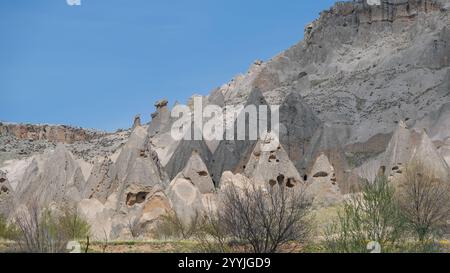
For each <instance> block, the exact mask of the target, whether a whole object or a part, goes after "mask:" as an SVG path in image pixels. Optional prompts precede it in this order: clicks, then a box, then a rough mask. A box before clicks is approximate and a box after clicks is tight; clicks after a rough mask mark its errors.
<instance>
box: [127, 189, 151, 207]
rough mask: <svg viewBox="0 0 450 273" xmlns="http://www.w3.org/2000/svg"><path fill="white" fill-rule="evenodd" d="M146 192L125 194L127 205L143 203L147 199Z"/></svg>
mask: <svg viewBox="0 0 450 273" xmlns="http://www.w3.org/2000/svg"><path fill="white" fill-rule="evenodd" d="M147 195H148V192H143V191H142V192H138V193H131V192H129V193H128V194H127V201H126V203H127V205H128V206H133V205H135V204H141V203H144V201H145V199H146V198H147Z"/></svg>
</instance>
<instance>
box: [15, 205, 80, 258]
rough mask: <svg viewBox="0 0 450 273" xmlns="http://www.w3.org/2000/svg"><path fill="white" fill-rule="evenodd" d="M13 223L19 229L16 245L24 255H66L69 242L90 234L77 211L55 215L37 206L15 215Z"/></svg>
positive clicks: (29, 207) (66, 211) (25, 208)
mask: <svg viewBox="0 0 450 273" xmlns="http://www.w3.org/2000/svg"><path fill="white" fill-rule="evenodd" d="M14 222H15V224H16V225H17V227H18V236H17V242H18V244H19V247H20V248H21V250H22V251H24V252H35V253H57V252H66V247H67V243H68V242H69V241H71V240H75V239H81V238H86V236H88V234H89V225H88V224H87V222H86V221H84V220H83V219H81V218H80V217H79V216H78V214H77V213H76V210H65V211H63V212H62V213H56V212H54V211H52V210H49V209H41V208H40V207H39V206H38V205H36V203H33V204H31V205H28V206H26V207H23V208H22V209H21V210H20V211H19V212H17V214H16V216H15V219H14Z"/></svg>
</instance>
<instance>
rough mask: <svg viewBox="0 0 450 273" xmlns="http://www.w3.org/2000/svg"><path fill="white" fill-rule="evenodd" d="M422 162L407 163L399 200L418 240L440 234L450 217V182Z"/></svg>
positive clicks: (399, 191)
mask: <svg viewBox="0 0 450 273" xmlns="http://www.w3.org/2000/svg"><path fill="white" fill-rule="evenodd" d="M449 184H450V183H449V181H443V180H441V179H439V178H437V177H436V176H435V174H434V173H433V172H432V171H431V170H429V169H427V168H426V167H425V166H424V165H423V164H422V163H420V162H412V163H411V164H409V165H408V166H407V167H406V170H405V172H404V175H403V176H402V178H401V179H400V181H399V185H398V188H399V190H398V200H399V205H400V208H401V211H402V214H403V216H404V218H405V219H406V223H407V225H408V228H409V230H411V231H412V233H413V234H414V235H415V237H416V238H417V239H418V241H419V242H422V243H426V241H428V240H433V239H435V238H439V237H440V236H441V235H442V233H443V232H444V230H445V229H446V227H447V221H448V220H449V218H450V185H449Z"/></svg>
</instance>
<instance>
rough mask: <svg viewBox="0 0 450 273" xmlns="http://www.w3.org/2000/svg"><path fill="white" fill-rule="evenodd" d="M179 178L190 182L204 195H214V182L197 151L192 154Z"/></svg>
mask: <svg viewBox="0 0 450 273" xmlns="http://www.w3.org/2000/svg"><path fill="white" fill-rule="evenodd" d="M177 177H181V178H184V179H187V180H190V181H191V182H192V183H193V184H194V185H195V186H196V187H197V188H198V189H199V191H200V192H201V193H202V194H207V193H214V182H213V181H212V179H211V176H210V175H209V171H208V168H207V167H206V165H205V163H203V160H202V159H201V157H200V155H199V154H198V152H197V151H193V152H192V156H191V158H190V159H189V160H188V162H187V164H186V167H184V169H183V171H181V172H180V173H179V174H178V176H177Z"/></svg>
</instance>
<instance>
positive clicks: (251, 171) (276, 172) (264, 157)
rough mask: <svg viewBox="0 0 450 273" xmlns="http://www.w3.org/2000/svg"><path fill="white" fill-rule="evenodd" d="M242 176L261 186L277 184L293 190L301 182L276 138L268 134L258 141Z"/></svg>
mask: <svg viewBox="0 0 450 273" xmlns="http://www.w3.org/2000/svg"><path fill="white" fill-rule="evenodd" d="M244 174H245V175H246V176H247V177H249V178H250V179H252V180H253V181H255V183H256V184H258V185H262V186H266V187H267V186H268V185H270V186H275V185H277V184H280V185H283V186H286V187H289V188H293V187H295V186H296V185H298V184H299V183H301V182H302V181H303V180H302V178H301V177H300V174H299V173H298V171H297V169H296V168H295V166H294V164H293V163H292V161H291V160H290V159H289V156H288V154H287V153H286V151H285V150H284V148H283V147H282V145H281V143H280V142H279V140H278V138H277V136H276V135H275V134H273V133H268V134H266V135H264V136H263V138H262V140H260V141H258V143H257V144H256V146H255V149H254V150H253V152H252V154H251V156H250V160H249V161H248V163H247V165H246V167H245V170H244Z"/></svg>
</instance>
